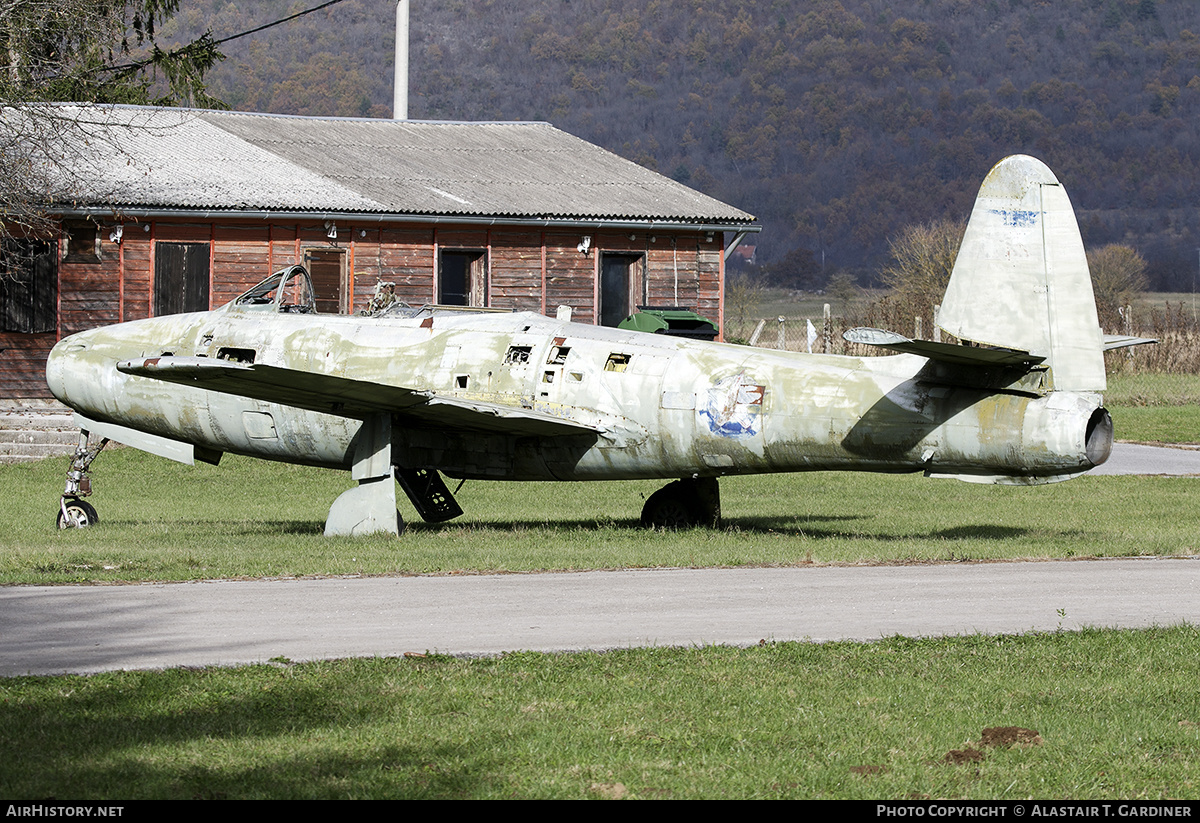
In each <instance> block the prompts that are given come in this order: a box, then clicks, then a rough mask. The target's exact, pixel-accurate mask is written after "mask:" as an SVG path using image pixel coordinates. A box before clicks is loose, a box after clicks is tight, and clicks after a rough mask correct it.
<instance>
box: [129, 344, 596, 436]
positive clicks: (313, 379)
mask: <svg viewBox="0 0 1200 823" xmlns="http://www.w3.org/2000/svg"><path fill="white" fill-rule="evenodd" d="M117 370H118V371H120V372H122V373H123V374H130V375H135V376H137V377H148V378H151V379H154V380H162V381H165V382H168V383H178V384H180V385H184V386H195V387H197V388H201V389H206V390H208V391H216V392H222V393H225V394H235V395H238V396H241V397H250V398H253V399H255V400H262V401H265V402H268V403H279V404H281V405H285V406H294V407H295V408H299V409H306V410H308V411H314V412H321V413H323V414H335V415H339V416H342V417H353V418H358V419H363V418H366V417H368V416H369V415H372V414H380V413H388V414H394V415H396V416H398V417H400V418H405V419H408V420H409V421H410V422H413V423H416V424H419V425H423V426H427V427H433V428H457V429H470V430H475V431H482V432H494V433H505V434H515V435H528V436H549V437H553V436H562V435H578V434H596V433H599V432H602V431H604V429H603V428H601V427H597V426H589V425H586V424H584V423H579V422H577V421H575V420H568V419H565V418H561V417H556V416H554V415H550V414H545V413H543V412H539V411H535V410H534V409H530V408H525V407H523V406H507V405H503V404H500V403H489V402H485V401H478V400H467V399H463V398H458V397H448V396H445V395H438V394H434V393H432V392H427V391H420V390H417V389H409V388H404V387H401V386H391V385H388V384H386V383H373V382H371V381H368V380H356V379H353V378H349V377H338V376H336V375H330V374H319V373H316V372H308V371H300V370H298V369H287V368H282V367H279V366H268V365H265V364H262V363H253V364H250V363H237V362H233V361H229V360H214V359H212V358H208V357H176V356H165V357H149V358H139V359H136V360H123V361H121V362H119V363H117Z"/></svg>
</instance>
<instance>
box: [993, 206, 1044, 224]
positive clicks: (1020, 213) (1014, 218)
mask: <svg viewBox="0 0 1200 823" xmlns="http://www.w3.org/2000/svg"><path fill="white" fill-rule="evenodd" d="M989 211H990V212H991V213H992V214H997V215H999V216H1000V219H1001V220H1003V221H1004V225H1006V226H1015V227H1017V228H1030V227H1031V226H1036V225H1037V219H1038V213H1037V212H1036V211H1029V210H1027V209H990V210H989Z"/></svg>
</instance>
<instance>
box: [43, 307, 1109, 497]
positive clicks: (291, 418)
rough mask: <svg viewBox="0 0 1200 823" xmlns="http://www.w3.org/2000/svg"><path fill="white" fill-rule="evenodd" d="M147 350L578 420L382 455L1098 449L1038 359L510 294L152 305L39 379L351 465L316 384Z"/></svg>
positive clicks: (827, 461)
mask: <svg viewBox="0 0 1200 823" xmlns="http://www.w3.org/2000/svg"><path fill="white" fill-rule="evenodd" d="M160 356H168V357H198V358H214V359H221V360H230V361H235V362H241V363H244V364H250V363H253V364H256V365H258V364H262V365H267V366H275V367H279V368H282V369H286V370H289V371H291V372H296V373H300V372H303V373H311V374H316V375H326V376H333V377H341V378H346V379H348V380H353V381H356V383H359V384H365V383H370V384H376V385H378V386H380V387H396V388H404V389H408V390H413V391H415V392H418V393H420V394H421V395H422V396H426V397H433V398H446V399H453V400H455V401H461V402H464V403H470V402H481V403H486V404H491V405H494V406H501V407H509V408H512V409H517V410H523V411H528V412H531V413H535V414H538V415H540V416H542V417H543V418H545V417H552V418H557V419H561V420H563V421H569V422H573V423H577V424H581V425H583V426H586V427H587V429H579V430H578V431H572V432H568V433H558V434H555V435H546V434H538V433H531V432H530V431H528V430H524V429H522V428H521V427H516V428H515V429H513V430H511V431H506V430H503V429H494V428H491V427H488V426H480V425H476V424H475V423H474V422H472V420H470V419H468V420H466V421H463V422H461V423H456V422H455V420H454V419H453V418H450V419H449V420H448V424H447V425H433V424H432V423H431V421H430V419H429V416H428V415H425V416H423V417H420V416H410V415H407V414H406V413H404V412H403V411H401V412H398V413H396V414H394V416H393V418H392V420H393V424H392V426H393V427H392V436H393V458H392V459H393V461H394V462H395V463H396V464H397V465H401V466H405V467H408V468H430V469H438V470H440V471H442V472H444V473H446V474H448V475H450V476H452V477H468V478H487V479H511V480H599V479H631V478H672V477H675V478H678V477H694V476H699V477H716V476H722V475H732V474H754V473H764V472H794V471H819V470H859V471H880V472H910V471H924V472H926V473H927V474H931V475H948V476H960V477H962V478H963V479H977V480H981V481H984V482H1016V483H1039V482H1051V481H1053V480H1057V479H1066V478H1068V477H1071V476H1075V475H1077V474H1079V473H1081V472H1083V471H1086V470H1087V469H1089V468H1091V467H1092V466H1094V465H1096V464H1097V463H1098V462H1103V458H1104V457H1105V456H1107V452H1106V451H1105V448H1106V446H1105V444H1104V443H1103V442H1101V441H1102V440H1103V432H1100V434H1099V435H1097V433H1096V432H1095V429H1096V419H1097V418H1096V415H1097V414H1098V412H1099V410H1100V396H1099V395H1098V394H1094V393H1088V392H1062V391H1059V392H1051V391H1049V389H1050V388H1051V386H1050V385H1049V383H1050V381H1051V380H1052V375H1051V374H1050V373H1048V372H1047V371H1045V370H1037V369H1034V370H1032V371H1030V370H1028V369H1021V370H1014V371H1011V372H1010V371H1005V370H1004V369H1003V368H1000V367H997V368H996V369H992V370H990V371H981V370H980V369H978V368H976V367H956V366H954V365H952V364H947V363H942V362H935V361H932V360H928V359H926V358H925V357H921V356H918V355H912V354H899V355H891V356H885V357H848V356H835V355H813V354H801V353H793V352H777V351H770V350H763V349H756V348H750V347H746V346H737V345H728V344H721V343H707V342H697V341H691V340H684V339H679V338H673V337H667V336H663V335H651V334H645V333H640V332H632V331H623V330H617V329H611V328H604V327H597V326H591V325H584V324H576V323H567V322H562V321H559V320H556V319H553V318H547V317H543V316H541V315H538V314H530V313H520V314H508V313H483V314H475V313H454V314H435V315H434V316H425V317H415V318H411V319H397V318H390V317H386V316H385V317H378V318H373V317H356V316H332V315H315V314H288V313H263V312H253V311H241V310H237V309H230V308H226V309H221V310H217V311H212V312H204V313H199V314H190V315H174V316H166V317H159V318H152V319H149V320H143V321H137V322H133V323H125V324H121V325H117V326H111V327H105V328H99V329H94V330H91V331H87V332H83V333H81V334H77V335H73V336H71V337H68V338H66V339H64V340H63V341H61V342H60V343H59V344H58V345H57V346H56V347H55V348H54V351H53V352H52V353H51V356H50V360H49V364H48V367H47V380H48V382H49V384H50V387H51V389H52V391H53V392H54V394H55V395H56V396H57V397H58V398H59V399H60V400H62V401H63V402H64V403H67V404H68V405H70V406H71V407H72V408H74V409H75V410H76V411H77V412H79V413H80V414H82V415H84V416H86V417H89V418H92V419H94V420H99V421H103V422H109V423H114V424H119V425H121V426H125V427H129V428H132V429H136V430H138V431H143V432H148V433H151V434H155V435H159V436H161V437H165V438H169V439H172V440H177V441H182V442H184V443H188V444H192V445H193V446H195V447H198V448H200V449H204V450H208V451H211V452H229V453H236V454H245V455H251V456H254V457H260V458H266V459H270V460H279V461H285V462H293V463H303V464H311V465H320V466H328V467H331V468H350V467H351V464H352V463H353V460H354V457H353V453H354V445H353V444H354V442H355V438H356V436H358V435H359V431H360V428H362V426H363V422H362V420H361V419H359V418H356V417H354V416H347V415H346V414H345V413H344V411H343V410H342V409H341V408H339V404H338V403H337V402H336V401H332V402H330V403H329V408H328V410H322V409H315V408H308V409H306V408H297V407H296V406H293V405H284V404H280V403H276V402H268V401H266V400H256V399H252V398H250V397H244V396H239V395H237V394H232V393H228V392H226V391H214V390H211V389H207V388H203V387H200V386H198V385H197V386H190V385H179V384H177V383H169V382H163V381H161V380H154V379H149V378H147V377H142V376H138V375H134V374H127V373H123V372H122V371H119V370H118V369H117V367H116V364H117V363H118V362H123V361H129V360H137V359H140V358H156V357H160ZM1109 434H1111V433H1109Z"/></svg>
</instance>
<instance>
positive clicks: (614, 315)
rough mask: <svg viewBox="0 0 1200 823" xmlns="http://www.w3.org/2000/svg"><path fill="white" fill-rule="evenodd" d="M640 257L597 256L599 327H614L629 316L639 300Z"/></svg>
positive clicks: (620, 255) (642, 298) (624, 255)
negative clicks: (598, 264)
mask: <svg viewBox="0 0 1200 823" xmlns="http://www.w3.org/2000/svg"><path fill="white" fill-rule="evenodd" d="M642 280H643V278H642V255H640V254H602V255H601V256H600V312H599V315H600V325H601V326H615V325H617V324H618V323H620V322H621V321H622V320H624V319H625V318H626V317H628V316H629V315H631V314H633V307H634V306H635V305H636V304H637V301H638V300H644V297H642V290H643V288H642Z"/></svg>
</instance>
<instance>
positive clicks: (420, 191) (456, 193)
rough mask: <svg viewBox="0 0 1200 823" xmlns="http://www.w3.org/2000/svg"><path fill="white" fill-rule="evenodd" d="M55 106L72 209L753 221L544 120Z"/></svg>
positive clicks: (733, 209)
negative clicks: (443, 119)
mask: <svg viewBox="0 0 1200 823" xmlns="http://www.w3.org/2000/svg"><path fill="white" fill-rule="evenodd" d="M56 112H57V114H58V116H59V117H60V119H61V123H62V127H61V129H60V137H61V139H63V140H64V141H65V143H66V144H68V145H69V146H70V147H71V150H70V151H68V152H67V153H66V156H67V157H69V158H70V159H69V160H67V161H66V162H67V163H69V164H70V165H71V166H72V168H71V169H70V170H63V171H64V174H62V175H61V179H62V181H63V183H62V185H63V187H64V192H63V195H64V199H69V200H70V201H72V202H84V203H90V204H92V205H101V204H103V205H109V206H117V207H120V208H124V209H138V208H142V209H172V208H182V209H205V210H227V209H231V210H254V211H282V212H292V211H309V212H347V213H378V214H392V215H436V216H462V217H470V218H483V217H494V218H500V219H505V218H509V219H518V220H519V219H551V220H554V219H566V220H572V219H574V220H581V219H598V220H631V221H669V222H698V223H707V224H714V223H715V224H729V225H731V226H738V225H742V224H749V223H751V222H753V220H754V218H753V217H752V216H751V215H749V214H747V213H746V212H743V211H741V210H740V209H736V208H733V207H732V206H729V205H726V204H725V203H722V202H720V201H719V200H715V199H713V198H711V197H708V196H707V195H704V194H701V193H700V192H697V191H695V190H693V189H690V188H688V187H686V186H683V185H681V184H679V183H677V182H675V181H674V180H670V179H668V178H666V177H663V176H662V175H660V174H656V173H655V172H652V171H650V170H648V169H645V168H643V167H641V166H639V165H637V164H636V163H632V162H630V161H628V160H625V159H623V158H621V157H618V156H617V155H615V154H613V153H612V152H609V151H607V150H605V149H602V148H600V147H599V146H595V145H593V144H591V143H588V142H586V141H584V140H580V139H579V138H577V137H574V136H572V135H570V134H567V133H566V132H564V131H561V130H560V129H556V128H554V127H553V126H551V125H549V124H547V123H441V122H422V121H410V120H409V121H395V120H368V119H350V118H320V117H289V116H280V115H265V114H249V113H242V112H228V111H197V110H184V109H168V108H152V107H137V106H83V105H78V106H75V105H61V106H57V107H56ZM6 116H8V112H6ZM81 171H83V172H85V173H80V172H81ZM68 181H70V182H69V184H68ZM68 185H69V187H70V188H71V189H72V190H71V191H70V192H67V191H66V188H67V187H68Z"/></svg>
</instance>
